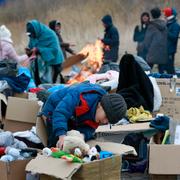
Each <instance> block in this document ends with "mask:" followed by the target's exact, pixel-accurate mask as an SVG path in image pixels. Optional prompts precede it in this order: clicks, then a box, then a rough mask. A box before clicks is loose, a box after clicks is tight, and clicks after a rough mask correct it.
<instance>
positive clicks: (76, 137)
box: [62, 130, 90, 157]
mask: <svg viewBox="0 0 180 180" xmlns="http://www.w3.org/2000/svg"><path fill="white" fill-rule="evenodd" d="M89 149H90V148H89V145H88V144H86V143H85V141H84V136H83V134H81V133H80V132H79V131H76V130H71V131H68V132H67V136H65V138H64V144H63V149H62V150H63V151H64V152H67V153H70V154H74V155H76V156H78V157H82V156H83V155H85V154H87V152H88V151H89Z"/></svg>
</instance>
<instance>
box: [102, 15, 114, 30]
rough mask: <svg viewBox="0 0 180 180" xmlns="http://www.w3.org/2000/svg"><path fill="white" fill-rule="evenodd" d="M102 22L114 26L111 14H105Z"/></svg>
mask: <svg viewBox="0 0 180 180" xmlns="http://www.w3.org/2000/svg"><path fill="white" fill-rule="evenodd" d="M102 22H103V23H104V24H105V25H106V26H107V27H109V26H112V24H113V23H112V18H111V16H110V15H105V16H104V17H103V18H102Z"/></svg>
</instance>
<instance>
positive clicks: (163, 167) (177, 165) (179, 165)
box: [149, 144, 180, 174]
mask: <svg viewBox="0 0 180 180" xmlns="http://www.w3.org/2000/svg"><path fill="white" fill-rule="evenodd" d="M179 152H180V146H179V145H174V144H167V145H156V144H153V145H150V154H149V173H150V174H180V161H179V159H180V153H179Z"/></svg>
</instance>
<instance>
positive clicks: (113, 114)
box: [101, 93, 127, 124]
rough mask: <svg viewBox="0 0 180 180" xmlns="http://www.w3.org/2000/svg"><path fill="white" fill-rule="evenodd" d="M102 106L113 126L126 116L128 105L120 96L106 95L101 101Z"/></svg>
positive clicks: (114, 94)
mask: <svg viewBox="0 0 180 180" xmlns="http://www.w3.org/2000/svg"><path fill="white" fill-rule="evenodd" d="M101 105H102V107H103V109H104V111H105V113H106V116H107V118H108V120H109V123H111V124H116V123H117V122H118V121H119V120H120V119H122V118H123V117H124V116H125V115H126V111H127V105H126V102H125V100H124V98H123V97H122V96H121V95H120V94H116V93H112V94H106V95H104V96H103V97H102V99H101Z"/></svg>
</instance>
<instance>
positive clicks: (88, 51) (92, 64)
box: [67, 40, 104, 84]
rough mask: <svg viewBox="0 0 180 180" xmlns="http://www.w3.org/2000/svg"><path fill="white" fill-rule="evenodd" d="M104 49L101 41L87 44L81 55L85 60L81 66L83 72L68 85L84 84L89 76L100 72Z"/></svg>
mask: <svg viewBox="0 0 180 180" xmlns="http://www.w3.org/2000/svg"><path fill="white" fill-rule="evenodd" d="M103 47H104V44H103V43H102V41H101V40H96V42H95V44H87V45H86V46H85V47H84V48H83V49H82V50H81V51H80V52H79V54H83V55H84V56H85V57H86V59H84V60H83V61H82V62H81V64H82V67H81V71H80V72H79V73H78V74H77V75H75V76H74V77H73V78H71V79H70V80H69V81H68V82H67V83H68V84H73V83H77V82H83V81H85V80H86V78H87V77H88V76H90V75H91V74H94V73H96V72H98V71H99V70H100V68H101V66H102V64H103Z"/></svg>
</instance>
